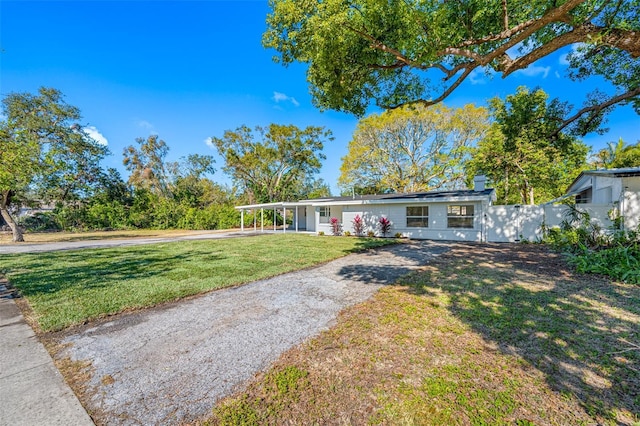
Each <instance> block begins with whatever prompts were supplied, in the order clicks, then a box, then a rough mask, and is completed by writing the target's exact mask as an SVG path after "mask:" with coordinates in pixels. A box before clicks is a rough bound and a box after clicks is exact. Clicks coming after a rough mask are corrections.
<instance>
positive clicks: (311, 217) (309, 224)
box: [305, 206, 316, 232]
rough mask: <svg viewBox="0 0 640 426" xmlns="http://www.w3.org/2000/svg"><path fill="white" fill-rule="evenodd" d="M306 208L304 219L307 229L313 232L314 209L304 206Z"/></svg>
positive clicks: (314, 227)
mask: <svg viewBox="0 0 640 426" xmlns="http://www.w3.org/2000/svg"><path fill="white" fill-rule="evenodd" d="M305 210H306V213H307V215H306V217H305V220H306V221H307V226H306V228H307V231H309V232H315V230H316V214H315V209H314V208H313V207H311V206H306V207H305Z"/></svg>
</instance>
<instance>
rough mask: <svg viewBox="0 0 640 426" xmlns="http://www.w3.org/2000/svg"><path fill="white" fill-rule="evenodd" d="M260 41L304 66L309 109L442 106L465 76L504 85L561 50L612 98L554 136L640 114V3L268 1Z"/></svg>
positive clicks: (596, 100) (560, 120)
mask: <svg viewBox="0 0 640 426" xmlns="http://www.w3.org/2000/svg"><path fill="white" fill-rule="evenodd" d="M270 4H271V7H272V12H271V13H270V14H269V15H268V17H267V30H266V32H265V34H264V36H263V44H264V46H265V47H270V48H274V49H275V50H277V52H278V56H276V58H275V59H276V61H280V62H281V63H283V64H285V65H287V64H290V63H293V62H295V61H298V62H303V63H307V64H308V65H309V67H308V70H307V80H308V82H309V84H310V88H311V93H312V95H313V101H314V103H315V104H316V105H317V106H318V107H320V108H321V109H335V110H339V111H346V112H351V113H354V114H356V115H360V116H361V115H364V113H365V112H366V110H367V107H368V106H369V104H370V102H371V100H374V101H375V103H376V104H377V105H378V106H380V107H383V108H385V109H389V108H396V107H398V106H401V105H406V104H411V103H420V104H422V105H432V104H436V103H439V102H441V101H443V100H444V99H446V98H447V96H449V95H450V94H451V93H452V92H453V91H454V90H455V89H456V88H457V87H458V86H459V85H460V84H461V83H462V82H463V81H464V80H465V79H466V78H468V77H469V75H470V74H471V73H472V72H474V71H476V70H478V71H488V72H492V73H496V74H498V75H501V76H502V77H503V78H504V77H507V76H509V75H511V74H512V73H513V72H515V71H517V70H522V69H525V68H526V67H528V66H529V65H531V64H533V63H534V62H535V61H537V60H538V59H540V58H543V57H545V56H547V55H550V54H552V53H553V52H556V51H558V50H560V49H562V48H565V47H567V46H570V45H573V46H580V47H579V49H577V50H576V51H575V52H573V53H571V54H570V55H569V57H568V59H569V70H570V72H569V75H570V77H571V78H574V79H584V78H587V77H590V76H594V75H597V76H600V77H602V78H604V79H606V80H608V81H610V82H611V83H612V84H613V85H614V87H615V88H616V92H615V93H608V94H605V93H595V94H592V95H590V96H589V97H588V98H587V99H586V101H585V104H584V106H583V107H582V108H581V109H580V110H579V111H571V113H572V114H569V113H567V114H566V115H564V116H562V117H556V120H557V123H556V129H555V130H554V131H559V130H563V129H565V128H566V127H567V126H573V127H575V129H572V130H576V131H578V132H580V133H585V132H588V131H592V130H593V129H594V128H595V127H597V125H599V124H600V122H601V119H602V114H603V113H605V112H607V111H608V110H609V109H610V108H611V107H612V106H613V105H616V104H618V103H621V102H633V105H634V107H635V108H636V111H640V61H639V60H638V58H639V57H640V1H639V0H625V1H608V0H565V1H555V0H554V1H551V0H490V1H482V2H478V1H473V0H458V1H436V0H420V1H417V0H410V1H407V0H384V1H383V0H353V1H344V0H325V1H321V2H320V1H307V0H305V1H301V0H271V3H270Z"/></svg>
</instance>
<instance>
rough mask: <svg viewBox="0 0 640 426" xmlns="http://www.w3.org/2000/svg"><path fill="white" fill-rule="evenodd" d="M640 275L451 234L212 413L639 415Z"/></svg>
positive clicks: (506, 417) (485, 418)
mask: <svg viewBox="0 0 640 426" xmlns="http://www.w3.org/2000/svg"><path fill="white" fill-rule="evenodd" d="M639 343H640V287H638V286H632V285H626V284H623V283H618V282H611V281H609V280H607V279H604V278H599V277H593V276H582V275H576V274H574V273H572V272H571V271H570V270H569V269H568V268H567V267H566V265H565V263H564V261H563V260H562V259H561V258H559V257H558V255H556V254H553V253H550V252H548V251H547V250H546V249H545V248H544V247H542V246H534V245H477V244H452V250H451V252H449V253H448V254H446V255H443V256H441V257H439V258H438V259H436V260H435V261H434V262H431V263H430V265H429V266H428V267H426V268H424V269H423V270H422V271H420V272H418V273H414V274H411V275H410V276H408V277H405V279H403V280H401V281H400V282H399V283H398V285H396V286H391V287H387V288H384V289H383V290H381V291H380V292H379V293H378V294H377V295H376V296H375V297H374V298H372V299H371V300H369V301H367V302H365V303H363V304H360V305H358V306H355V307H353V308H351V309H348V310H346V311H345V312H343V313H342V314H341V316H340V317H339V320H338V323H337V325H336V326H335V327H334V328H332V329H331V330H329V331H327V332H325V333H323V334H322V335H320V336H318V337H317V338H315V339H313V340H311V341H309V342H308V343H306V344H304V345H302V346H300V347H298V348H295V349H293V350H291V351H289V352H288V353H286V354H285V355H284V356H283V357H282V358H281V360H280V361H279V362H277V363H276V364H275V365H274V366H273V367H272V368H271V369H270V371H268V372H267V373H265V374H263V375H260V376H259V377H257V378H256V380H255V381H254V382H253V383H252V384H251V385H250V386H249V387H248V389H247V390H246V391H245V392H243V393H240V394H238V395H235V396H232V397H230V398H227V399H225V400H223V401H220V402H219V404H218V405H217V406H216V407H215V408H214V412H213V417H212V418H211V419H209V420H208V421H207V423H209V424H406V425H411V424H416V425H417V424H425V425H426V424H517V425H530V424H594V423H601V424H637V422H639V421H640V417H639V416H640V414H639V413H640V369H639V366H640V347H639V346H638V344H639Z"/></svg>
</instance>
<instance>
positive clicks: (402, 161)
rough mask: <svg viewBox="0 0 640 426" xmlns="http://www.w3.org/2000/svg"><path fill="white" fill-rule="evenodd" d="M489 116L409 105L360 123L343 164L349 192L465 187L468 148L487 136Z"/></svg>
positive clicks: (342, 177)
mask: <svg viewBox="0 0 640 426" xmlns="http://www.w3.org/2000/svg"><path fill="white" fill-rule="evenodd" d="M487 128H488V112H487V110H486V109H484V108H477V107H475V106H473V105H466V106H465V107H463V108H458V109H452V108H447V107H445V106H443V105H438V106H434V107H429V108H427V107H422V106H419V105H418V106H415V107H413V106H409V107H404V108H398V109H395V110H390V111H386V112H383V113H382V114H380V115H376V114H374V115H370V116H368V117H366V118H364V119H362V120H360V122H359V123H358V127H357V128H356V131H355V133H354V135H353V139H352V140H351V142H349V152H348V154H347V155H346V156H345V157H344V158H343V159H342V166H341V167H340V172H341V173H340V178H339V181H338V182H339V185H340V186H341V187H342V188H343V192H344V193H350V192H351V191H350V190H351V189H353V191H354V192H357V193H360V194H362V193H368V192H376V193H382V192H387V191H392V192H414V191H429V190H436V189H445V188H459V187H462V186H464V169H463V164H464V161H465V160H466V159H467V157H468V152H469V148H470V147H471V146H472V145H475V143H476V142H477V141H479V140H480V139H481V138H482V137H484V135H485V133H486V130H487Z"/></svg>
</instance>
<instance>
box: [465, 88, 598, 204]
mask: <svg viewBox="0 0 640 426" xmlns="http://www.w3.org/2000/svg"><path fill="white" fill-rule="evenodd" d="M490 106H491V112H492V115H493V118H494V120H495V122H494V123H493V124H492V126H491V129H490V131H489V134H488V136H487V137H486V138H485V139H484V140H482V141H481V142H480V143H479V144H478V146H477V147H476V148H475V149H474V150H473V152H472V158H471V160H469V162H468V163H467V165H466V169H467V175H468V176H474V175H476V174H484V175H486V176H487V177H489V179H490V180H491V182H492V183H493V185H494V187H495V188H496V190H497V193H498V194H497V195H498V200H499V201H500V202H503V203H505V204H509V203H523V204H534V203H535V202H536V201H537V202H544V201H549V200H551V199H553V198H556V197H559V196H560V195H561V194H562V193H563V192H564V190H565V189H566V188H567V186H568V185H569V184H570V183H571V181H572V179H573V178H575V177H576V176H577V175H578V173H579V172H580V171H581V170H583V169H584V168H585V167H586V157H587V153H588V151H589V148H588V147H587V146H586V145H585V144H584V143H582V142H581V141H579V140H578V139H576V138H575V137H573V136H569V135H567V134H564V133H562V132H560V133H558V134H557V135H556V137H555V138H549V137H548V135H549V132H550V131H551V129H553V128H554V126H555V124H556V123H555V121H554V119H553V117H554V116H555V115H556V112H557V109H558V108H562V105H561V104H558V103H556V102H548V95H547V94H546V93H545V92H544V91H543V90H541V89H536V90H533V91H529V89H527V88H526V87H519V88H518V90H517V92H516V93H515V94H513V95H509V96H507V98H506V100H502V99H499V98H494V99H492V100H491V101H490Z"/></svg>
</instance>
